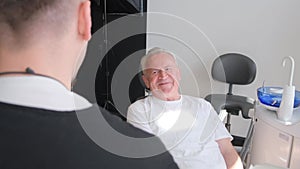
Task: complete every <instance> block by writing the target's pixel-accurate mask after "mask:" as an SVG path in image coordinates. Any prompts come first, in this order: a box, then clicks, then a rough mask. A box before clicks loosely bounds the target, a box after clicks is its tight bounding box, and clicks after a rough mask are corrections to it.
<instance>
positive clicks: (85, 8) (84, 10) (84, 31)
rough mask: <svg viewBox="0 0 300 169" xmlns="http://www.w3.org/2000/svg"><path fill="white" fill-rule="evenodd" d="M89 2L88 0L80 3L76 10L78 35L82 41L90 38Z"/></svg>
mask: <svg viewBox="0 0 300 169" xmlns="http://www.w3.org/2000/svg"><path fill="white" fill-rule="evenodd" d="M90 6H91V2H90V1H89V0H87V1H84V2H81V3H80V6H79V10H78V33H79V36H80V37H81V38H82V39H83V40H87V41H88V40H90V38H91V36H92V35H91V27H92V18H91V8H90Z"/></svg>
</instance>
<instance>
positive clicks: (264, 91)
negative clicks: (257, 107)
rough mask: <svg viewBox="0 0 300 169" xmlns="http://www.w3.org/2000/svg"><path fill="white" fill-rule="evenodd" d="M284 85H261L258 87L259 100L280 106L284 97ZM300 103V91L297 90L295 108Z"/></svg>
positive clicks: (266, 103) (273, 105)
mask: <svg viewBox="0 0 300 169" xmlns="http://www.w3.org/2000/svg"><path fill="white" fill-rule="evenodd" d="M282 92H283V88H282V87H260V88H258V89H257V97H258V100H259V101H260V102H261V103H263V104H265V105H268V106H272V107H277V108H278V107H279V106H280V103H281V98H282ZM299 105H300V92H299V91H297V90H296V91H295V99H294V108H296V107H298V106H299Z"/></svg>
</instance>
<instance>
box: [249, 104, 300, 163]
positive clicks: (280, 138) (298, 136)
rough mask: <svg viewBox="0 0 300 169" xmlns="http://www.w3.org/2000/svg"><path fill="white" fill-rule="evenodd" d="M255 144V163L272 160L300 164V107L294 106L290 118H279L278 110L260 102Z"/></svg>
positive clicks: (253, 143)
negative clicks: (289, 119) (283, 119)
mask: <svg viewBox="0 0 300 169" xmlns="http://www.w3.org/2000/svg"><path fill="white" fill-rule="evenodd" d="M254 117H255V121H256V122H255V126H254V133H253V137H252V146H251V154H250V159H251V164H253V165H256V164H266V163H267V164H272V165H276V166H279V167H286V168H290V169H299V168H300V108H297V109H294V111H293V117H292V120H291V121H290V122H282V121H280V120H279V119H278V117H277V114H276V111H271V110H268V109H266V108H265V107H264V106H263V105H261V104H258V105H256V107H255V114H254Z"/></svg>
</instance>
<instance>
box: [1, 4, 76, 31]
mask: <svg viewBox="0 0 300 169" xmlns="http://www.w3.org/2000/svg"><path fill="white" fill-rule="evenodd" d="M72 2H74V0H0V31H2V27H4V26H5V27H6V28H9V29H10V30H11V31H13V32H17V33H20V31H21V30H22V29H23V28H24V26H28V25H30V23H31V22H32V21H34V20H35V19H37V18H39V17H41V16H45V17H48V18H47V19H49V22H50V23H51V24H53V22H54V23H55V22H59V23H63V22H64V21H63V20H64V19H66V18H64V17H66V16H68V15H67V14H65V13H68V11H67V9H64V8H67V7H68V6H67V5H68V3H70V4H71V3H72ZM54 14H56V15H55V16H51V15H54ZM60 26H62V25H60Z"/></svg>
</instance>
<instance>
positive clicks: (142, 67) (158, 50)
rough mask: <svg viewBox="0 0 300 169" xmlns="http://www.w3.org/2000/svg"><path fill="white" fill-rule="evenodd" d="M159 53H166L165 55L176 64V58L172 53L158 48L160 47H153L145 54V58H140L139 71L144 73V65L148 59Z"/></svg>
mask: <svg viewBox="0 0 300 169" xmlns="http://www.w3.org/2000/svg"><path fill="white" fill-rule="evenodd" d="M159 53H166V54H169V55H171V56H172V57H173V59H174V61H175V64H176V65H178V64H177V60H176V56H175V54H174V53H172V52H171V51H168V50H166V49H163V48H160V47H154V48H151V49H150V50H149V51H148V52H147V54H146V55H145V56H143V57H142V59H141V62H140V64H141V65H140V66H141V71H144V70H145V68H146V64H147V62H148V60H149V58H151V57H152V56H153V55H156V54H159Z"/></svg>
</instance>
